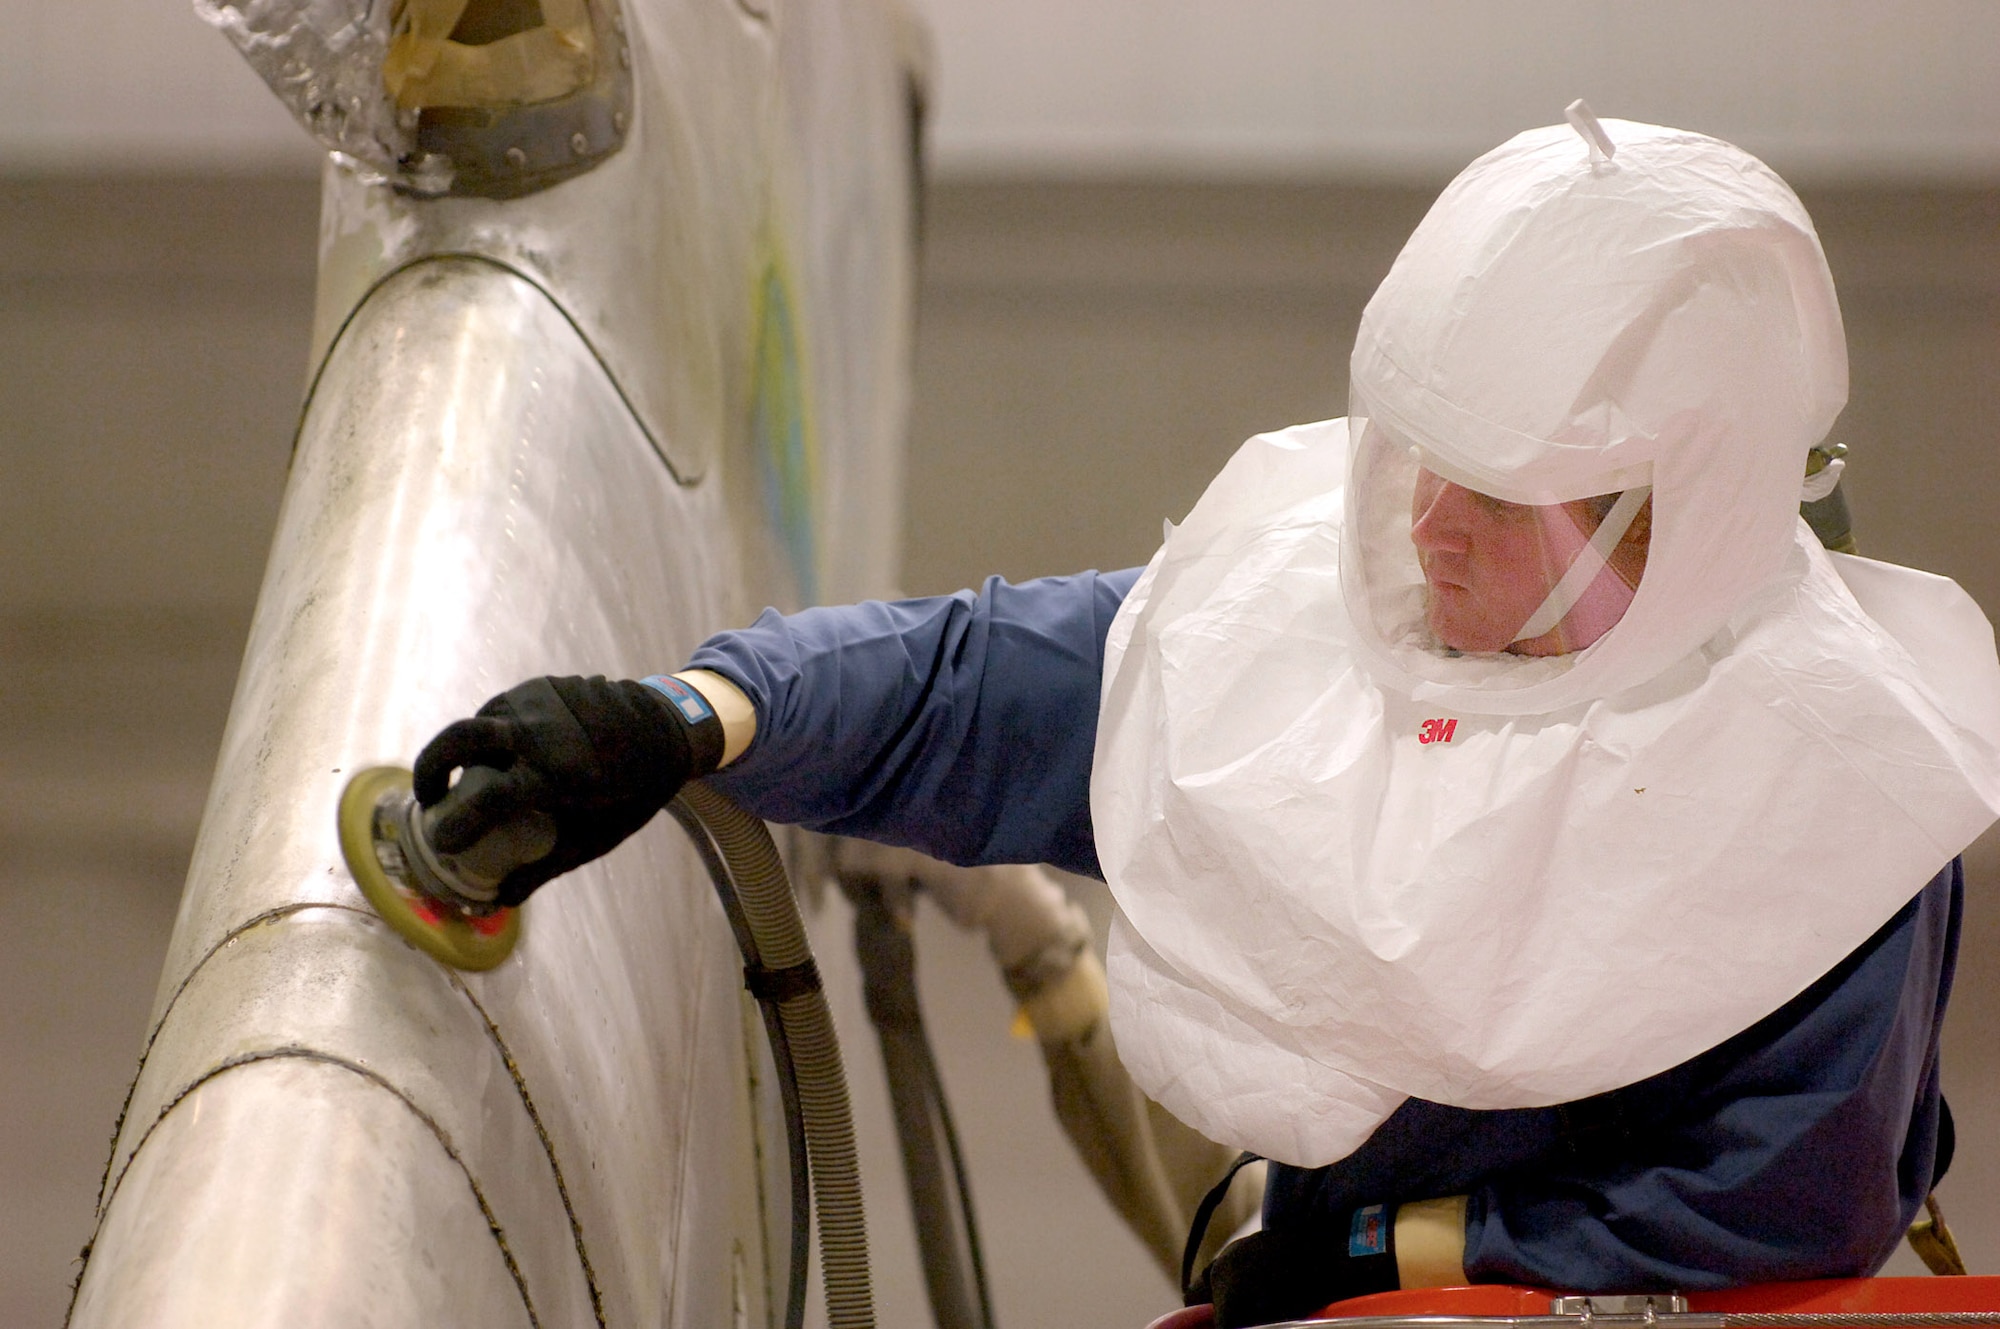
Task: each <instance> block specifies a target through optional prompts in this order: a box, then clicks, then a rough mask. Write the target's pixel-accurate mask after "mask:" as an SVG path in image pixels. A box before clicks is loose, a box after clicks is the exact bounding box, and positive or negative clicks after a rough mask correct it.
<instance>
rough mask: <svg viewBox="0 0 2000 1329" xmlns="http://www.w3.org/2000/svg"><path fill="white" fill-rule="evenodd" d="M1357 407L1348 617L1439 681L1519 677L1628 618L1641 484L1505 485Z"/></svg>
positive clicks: (1643, 518)
mask: <svg viewBox="0 0 2000 1329" xmlns="http://www.w3.org/2000/svg"><path fill="white" fill-rule="evenodd" d="M1353 405H1354V411H1353V413H1352V414H1351V415H1350V417H1349V419H1350V428H1351V429H1352V431H1353V435H1352V436H1353V438H1354V439H1355V447H1356V451H1355V459H1354V466H1353V469H1352V471H1351V476H1352V483H1353V485H1354V490H1353V493H1352V495H1351V497H1350V500H1349V502H1350V506H1349V520H1350V523H1351V526H1352V532H1353V533H1352V536H1351V537H1350V538H1349V539H1348V540H1347V541H1346V542H1345V543H1344V545H1343V555H1342V557H1343V565H1342V580H1343V584H1344V585H1345V587H1346V593H1347V596H1348V602H1349V604H1350V606H1354V607H1356V609H1357V610H1358V611H1359V612H1358V615H1357V616H1358V617H1360V616H1365V619H1366V621H1365V622H1364V623H1359V624H1357V626H1360V627H1362V628H1363V629H1364V631H1365V632H1367V633H1368V634H1369V635H1372V636H1374V637H1375V638H1376V640H1377V642H1378V643H1379V644H1380V645H1381V646H1383V647H1385V648H1387V650H1388V652H1389V653H1390V655H1391V656H1392V657H1393V658H1394V659H1395V660H1396V662H1397V663H1398V664H1399V665H1400V666H1402V667H1403V668H1405V669H1407V670H1408V671H1409V672H1411V673H1412V674H1414V675H1416V676H1418V677H1422V678H1426V679H1430V680H1432V681H1437V682H1451V683H1471V684H1478V685H1484V686H1510V685H1518V686H1525V685H1527V684H1529V683H1533V682H1538V681H1540V680H1542V679H1544V678H1547V677H1550V676H1551V675H1552V674H1554V673H1557V672H1561V671H1562V670H1564V669H1566V668H1567V667H1568V664H1569V663H1570V662H1571V661H1570V659H1569V657H1573V656H1574V655H1575V654H1576V653H1577V652H1580V651H1583V650H1585V649H1586V648H1588V647H1589V646H1591V645H1592V644H1593V643H1595V642H1596V641H1597V640H1598V639H1600V638H1601V637H1603V636H1604V634H1605V633H1607V632H1609V631H1610V630H1611V629H1612V628H1613V627H1614V626H1616V625H1617V623H1618V622H1619V620H1620V619H1622V618H1623V617H1624V615H1625V611H1626V610H1627V608H1629V607H1630V605H1631V603H1632V600H1633V597H1634V596H1635V595H1636V594H1637V593H1638V589H1639V583H1640V581H1641V579H1642V578H1643V576H1644V574H1645V569H1646V553H1647V548H1648V544H1649V541H1650V533H1651V527H1652V501H1651V489H1650V486H1647V485H1643V484H1641V485H1631V486H1628V487H1626V488H1624V489H1618V490H1612V491H1610V492H1604V493H1587V494H1576V495H1570V494H1563V493H1560V492H1548V491H1536V490H1533V489H1532V488H1519V489H1511V490H1502V487H1501V486H1500V485H1498V484H1495V483H1493V482H1491V481H1487V480H1481V479H1478V478H1475V477H1473V476H1472V475H1471V474H1469V473H1468V472H1467V471H1466V470H1465V469H1463V468H1462V467H1460V466H1458V465H1455V464H1454V463H1453V462H1452V460H1451V459H1449V458H1448V457H1446V456H1445V455H1443V453H1442V452H1441V451H1440V450H1439V449H1436V448H1430V447H1426V446H1424V445H1423V444H1422V443H1420V442H1417V441H1415V440H1413V439H1409V438H1406V437H1403V436H1401V435H1399V434H1398V433H1397V432H1396V431H1395V430H1394V429H1392V428H1391V427H1389V426H1388V425H1386V424H1385V423H1384V422H1383V421H1381V420H1379V419H1374V418H1370V417H1369V416H1368V415H1367V414H1366V409H1367V408H1366V406H1365V404H1364V403H1362V402H1360V401H1358V400H1357V401H1356V402H1355V403H1354V404H1353ZM1497 490H1498V491H1501V492H1496V491H1497ZM1531 661H1533V662H1540V663H1539V664H1534V665H1531V664H1530V662H1531Z"/></svg>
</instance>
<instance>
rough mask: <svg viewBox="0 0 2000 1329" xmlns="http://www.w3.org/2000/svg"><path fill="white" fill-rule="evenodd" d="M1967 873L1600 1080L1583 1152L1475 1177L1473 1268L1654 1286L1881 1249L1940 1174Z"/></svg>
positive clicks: (1851, 1266) (1730, 1279)
mask: <svg viewBox="0 0 2000 1329" xmlns="http://www.w3.org/2000/svg"><path fill="white" fill-rule="evenodd" d="M1962 891H1963V884H1962V877H1961V874H1960V868H1959V865H1958V863H1957V862H1956V861H1954V862H1953V863H1952V864H1951V866H1950V867H1948V868H1947V869H1946V870H1945V871H1944V872H1942V873H1940V874H1939V876H1938V877H1937V878H1936V879H1935V880H1933V882H1932V883H1931V885H1930V886H1928V887H1926V888H1925V890H1924V891H1923V892H1922V893H1921V894H1920V895H1918V896H1917V898H1916V899H1915V900H1913V901H1912V902H1911V903H1910V905H1909V906H1906V907H1905V909H1904V910H1903V911H1902V913H1900V914H1899V915H1898V917H1897V918H1896V919H1894V920H1891V924H1890V925H1889V926H1887V927H1885V928H1884V929H1883V930H1882V931H1880V932H1878V933H1877V934H1876V935H1875V936H1874V937H1873V938H1871V939H1870V940H1869V942H1868V943H1867V944H1866V945H1864V946H1863V947H1862V948H1861V949H1860V950H1858V951H1856V952H1855V953H1854V954H1853V955H1851V956H1849V957H1848V958H1847V960H1845V961H1843V962H1842V964H1841V965H1840V966H1838V967H1837V968H1836V969H1835V970H1834V971H1833V972H1832V973H1830V974H1828V975H1827V976H1826V977H1825V978H1823V979H1821V980H1820V982H1818V983H1816V984H1815V985H1814V986H1813V987H1812V988H1810V989H1808V990H1807V991H1806V992H1805V993H1803V994H1801V996H1800V997H1799V998H1796V999H1794V1000H1793V1002H1791V1003H1789V1004H1788V1005H1787V1006H1785V1007H1783V1008H1781V1009H1780V1010H1779V1011H1778V1012H1776V1013H1775V1014H1773V1015H1772V1016H1770V1017H1767V1018H1766V1019H1765V1020H1763V1021H1760V1022H1759V1023H1758V1024H1757V1025H1755V1026H1752V1028H1751V1029H1749V1030H1747V1031H1745V1033H1744V1034H1741V1035H1738V1036H1737V1038H1735V1039H1732V1040H1730V1041H1729V1042H1728V1043H1725V1044H1723V1045H1722V1046H1721V1047H1719V1048H1717V1049H1715V1050H1713V1051H1712V1052H1709V1053H1706V1054H1703V1056H1701V1057H1698V1058H1696V1059H1695V1060H1694V1061H1691V1062H1688V1063H1686V1064H1684V1065H1683V1066H1681V1067H1677V1068H1675V1069H1674V1070H1673V1071H1669V1072H1667V1073H1666V1074H1665V1075H1662V1076H1657V1077H1654V1079H1653V1080H1649V1081H1645V1082H1642V1085H1641V1086H1634V1089H1633V1090H1626V1091H1619V1093H1618V1094H1616V1095H1608V1096H1605V1098H1604V1099H1603V1100H1601V1103H1602V1105H1603V1106H1604V1107H1605V1108H1606V1109H1607V1110H1606V1111H1605V1112H1604V1113H1603V1114H1601V1120H1599V1121H1597V1122H1595V1123H1594V1124H1595V1125H1596V1126H1597V1127H1598V1128H1599V1130H1598V1132H1597V1133H1598V1137H1599V1140H1598V1143H1597V1144H1596V1145H1595V1146H1592V1145H1591V1144H1589V1143H1587V1142H1586V1143H1583V1144H1581V1146H1580V1147H1579V1141H1581V1140H1586V1139H1587V1134H1588V1132H1577V1131H1572V1132H1570V1144H1571V1153H1572V1155H1573V1160H1574V1161H1572V1162H1571V1163H1569V1164H1568V1165H1566V1166H1564V1165H1559V1166H1556V1167H1552V1168H1547V1169H1541V1168H1532V1169H1524V1170H1521V1171H1519V1172H1515V1173H1513V1174H1511V1175H1505V1174H1503V1175H1501V1176H1497V1177H1494V1178H1493V1179H1491V1180H1489V1181H1488V1182H1486V1183H1485V1184H1483V1185H1481V1186H1478V1187H1477V1188H1475V1189H1474V1190H1473V1191H1472V1193H1471V1201H1470V1204H1469V1206H1468V1211H1467V1221H1466V1258H1465V1268H1466V1272H1467V1274H1468V1275H1469V1276H1470V1277H1472V1278H1473V1279H1475V1280H1477V1281H1481V1282H1525V1283H1534V1284H1538V1285H1542V1286H1555V1287H1563V1288H1574V1289H1577V1290H1580V1291H1616V1290H1633V1291H1644V1290H1650V1289H1661V1290H1665V1289H1672V1288H1683V1289H1700V1288H1714V1287H1724V1286H1734V1285H1738V1284H1743V1283H1754V1282H1767V1281H1779V1280H1792V1279H1808V1278H1834V1277H1858V1276H1863V1275H1867V1274H1872V1273H1873V1272H1874V1271H1875V1270H1876V1269H1878V1268H1880V1267H1881V1265H1882V1263H1883V1262H1884V1261H1885V1260H1887V1259H1888V1257H1889V1256H1890V1254H1891V1253H1893V1252H1894V1250H1895V1248H1896V1243H1897V1242H1898V1241H1899V1240H1900V1239H1901V1237H1902V1235H1903V1232H1904V1231H1905V1229H1906V1228H1907V1227H1908V1226H1909V1223H1910V1221H1911V1218H1912V1217H1913V1216H1914V1213H1915V1211H1916V1208H1917V1206H1918V1205H1920V1204H1921V1203H1922V1201H1923V1197H1924V1196H1925V1195H1927V1194H1928V1193H1929V1192H1930V1188H1931V1185H1932V1183H1933V1181H1934V1177H1933V1170H1934V1167H1935V1165H1936V1155H1937V1149H1938V1136H1939V1114H1940V1102H1941V1100H1940V1097H1939V1092H1938V1034H1939V1029H1940V1026H1941V1025H1942V1022H1943V1017H1944V1006H1945V1000H1946V998H1947V996H1948V995H1949V992H1950V988H1951V977H1952V970H1953V967H1954V961H1955V956H1956V952H1957V938H1958V926H1959V912H1960V907H1961V905H1960V901H1961V896H1962ZM1592 1154H1596V1155H1598V1157H1596V1158H1592V1157H1590V1155H1592Z"/></svg>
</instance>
